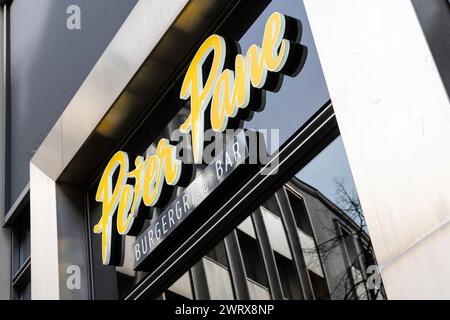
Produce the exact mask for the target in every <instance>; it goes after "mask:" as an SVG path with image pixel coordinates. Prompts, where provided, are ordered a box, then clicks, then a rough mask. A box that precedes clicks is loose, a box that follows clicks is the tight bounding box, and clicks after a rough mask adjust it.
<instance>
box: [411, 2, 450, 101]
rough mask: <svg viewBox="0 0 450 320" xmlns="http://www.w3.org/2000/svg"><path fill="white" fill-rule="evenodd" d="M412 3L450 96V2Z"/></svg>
mask: <svg viewBox="0 0 450 320" xmlns="http://www.w3.org/2000/svg"><path fill="white" fill-rule="evenodd" d="M412 3H413V5H414V8H415V10H416V13H417V16H418V18H419V21H420V24H421V25H422V29H423V32H424V34H425V37H426V38H427V41H428V45H429V46H430V49H431V52H432V54H433V57H434V60H435V61H436V65H437V67H438V69H439V73H440V74H441V77H442V81H443V82H444V85H445V87H446V89H447V93H448V94H449V96H450V59H449V57H450V2H449V1H447V0H412Z"/></svg>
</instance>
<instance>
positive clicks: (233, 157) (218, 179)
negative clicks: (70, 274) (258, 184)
mask: <svg viewBox="0 0 450 320" xmlns="http://www.w3.org/2000/svg"><path fill="white" fill-rule="evenodd" d="M261 138H262V137H261V136H260V137H259V139H261ZM258 145H259V146H261V145H265V144H264V142H262V143H261V142H259V143H258ZM248 158H249V148H248V142H247V136H246V134H245V132H244V131H240V132H239V133H238V134H237V135H235V136H234V137H233V138H232V141H231V142H230V143H228V144H227V145H226V147H225V150H224V152H222V153H221V154H219V155H218V156H217V157H216V158H215V159H214V160H213V161H212V163H210V164H209V165H208V166H207V167H206V168H205V169H204V171H203V173H202V174H201V175H200V176H198V177H197V178H195V180H194V181H193V182H192V183H191V184H190V185H189V186H188V187H187V188H186V189H185V190H184V191H183V192H182V193H181V194H180V195H179V196H178V197H177V198H176V199H175V200H174V201H173V202H172V203H170V204H169V205H168V207H167V208H166V209H165V210H164V211H163V213H162V214H161V215H159V216H158V217H157V218H156V219H154V220H153V221H152V222H151V224H150V226H149V227H148V228H147V229H146V230H145V231H144V232H142V233H141V235H140V236H139V237H138V239H137V240H136V242H135V243H134V245H133V250H134V256H135V268H134V269H135V270H144V269H145V268H146V262H147V260H148V258H149V256H150V255H151V254H152V252H153V251H154V250H155V249H156V248H157V247H158V246H160V244H161V243H162V242H164V241H165V240H166V239H167V238H168V237H169V236H171V235H172V234H173V233H174V232H175V230H176V229H177V228H178V227H179V226H180V225H181V224H182V223H183V222H184V221H185V220H186V219H187V218H188V217H189V216H190V215H192V213H193V212H194V211H196V209H198V208H199V206H201V205H203V204H204V203H205V200H206V199H207V198H210V197H212V195H213V193H216V192H218V189H219V188H218V187H219V186H223V182H224V181H227V182H228V181H230V182H231V181H232V179H230V177H231V176H232V175H235V174H237V173H238V170H237V169H238V168H239V167H242V166H250V165H249V164H248V163H247V161H246V160H247V159H248ZM252 167H254V166H252Z"/></svg>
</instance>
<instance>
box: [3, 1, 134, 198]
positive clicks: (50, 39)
mask: <svg viewBox="0 0 450 320" xmlns="http://www.w3.org/2000/svg"><path fill="white" fill-rule="evenodd" d="M136 2H137V0H39V1H30V0H15V1H14V2H13V4H12V5H11V115H10V152H9V155H10V158H9V162H10V166H11V171H10V172H11V181H10V199H9V203H10V204H11V203H13V202H14V200H15V199H16V198H17V197H18V195H19V194H20V192H21V191H22V190H23V188H24V187H25V186H26V184H27V183H28V180H29V161H30V159H31V157H32V155H33V153H34V151H35V150H37V149H38V147H39V145H40V144H41V142H42V141H43V139H44V138H45V136H46V135H47V133H48V132H49V130H50V129H51V127H52V126H53V124H54V123H55V121H56V120H57V119H58V118H59V116H60V115H61V113H62V112H63V111H64V108H65V107H66V106H67V104H68V103H69V101H70V100H71V98H72V97H73V96H74V94H75V93H76V91H77V90H78V88H79V87H80V85H81V84H82V83H83V81H84V79H85V78H86V76H87V75H88V74H89V72H90V70H91V69H92V67H93V66H94V65H95V63H96V61H97V60H98V58H99V57H100V55H101V54H102V53H103V51H104V49H105V48H106V47H107V46H108V44H109V42H110V41H111V39H112V38H113V36H114V35H115V33H116V32H117V30H118V29H119V28H120V26H121V25H122V23H123V21H124V20H125V19H126V17H127V16H128V14H129V13H130V12H131V10H132V9H133V7H134V5H135V4H136ZM73 4H76V5H79V6H80V8H81V26H82V29H81V30H69V29H67V27H66V19H67V17H68V15H67V14H66V9H67V7H68V6H69V5H73ZM7 201H8V199H7Z"/></svg>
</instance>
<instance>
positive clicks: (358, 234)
mask: <svg viewBox="0 0 450 320" xmlns="http://www.w3.org/2000/svg"><path fill="white" fill-rule="evenodd" d="M330 154H332V156H329V155H330ZM327 162H331V164H333V166H332V168H333V170H329V169H328V168H330V167H331V164H330V163H327ZM339 163H344V164H345V165H343V166H336V164H339ZM321 168H323V170H321ZM347 169H348V166H347V164H346V156H345V150H344V149H343V145H342V141H341V139H340V138H337V139H336V140H335V141H334V142H333V143H331V144H330V146H329V147H328V148H325V149H324V151H323V152H322V153H320V154H319V155H318V156H317V157H316V158H315V159H313V160H312V161H311V162H310V163H309V164H308V165H307V166H306V167H305V169H304V171H303V170H302V171H300V172H299V173H298V174H296V175H295V176H294V177H292V178H291V179H289V181H287V182H286V183H285V185H284V186H283V187H282V188H281V189H280V190H278V191H277V192H276V195H277V196H275V195H273V196H272V197H269V198H268V199H267V200H266V201H265V202H264V203H263V204H261V206H260V208H259V209H258V210H257V211H256V212H255V213H253V214H259V215H261V217H262V220H263V221H264V226H265V231H266V232H267V236H268V238H269V244H268V245H269V246H270V249H271V250H272V253H273V262H274V264H275V265H276V274H271V275H270V274H269V273H268V272H269V271H268V270H267V268H266V264H267V261H264V259H265V257H263V255H262V253H261V250H262V246H264V245H267V244H262V243H261V239H258V236H257V233H256V231H255V225H254V220H253V219H252V215H249V216H248V217H247V218H246V219H245V220H244V221H243V222H242V223H241V224H240V225H239V226H238V227H237V228H236V231H235V232H236V234H237V239H238V243H239V248H240V252H241V255H242V257H241V259H242V266H243V268H244V271H245V274H246V276H247V283H240V284H237V285H239V286H243V287H244V288H246V290H248V292H249V296H250V298H251V299H271V298H272V294H271V291H270V287H269V282H268V277H273V278H274V279H276V281H279V284H280V287H281V288H282V294H283V298H284V299H303V297H304V294H303V292H304V291H305V289H306V288H309V289H310V290H311V292H312V295H313V298H314V299H318V300H322V299H384V298H385V295H384V290H378V291H373V290H369V289H368V288H367V287H366V281H367V275H366V273H365V271H366V270H367V267H368V266H370V265H372V264H375V262H376V260H375V257H374V256H373V250H372V248H371V245H370V238H369V236H368V234H367V232H366V229H365V228H363V227H362V226H361V224H360V223H357V222H358V221H355V219H354V217H353V216H352V213H354V211H355V210H360V214H361V218H362V219H363V216H362V211H361V209H356V208H352V210H349V209H348V206H343V207H342V202H339V201H338V200H339V199H340V198H339V197H338V196H339V192H342V190H341V189H342V188H348V187H350V188H351V190H352V191H351V192H349V194H351V196H352V197H354V199H353V200H352V201H353V202H354V204H357V203H359V201H358V200H357V194H356V193H355V191H354V190H355V189H354V185H353V179H352V176H351V173H350V171H349V170H347ZM318 172H322V175H318V177H319V179H317V180H314V174H312V173H318ZM303 176H304V177H307V178H308V182H309V183H306V182H305V181H302V180H300V179H299V177H303ZM336 176H344V177H345V178H346V179H347V181H346V183H345V184H341V185H339V187H337V189H335V190H338V192H337V194H338V196H336V195H335V194H333V193H330V190H332V189H333V188H336V183H335V180H334V179H333V177H336ZM324 181H327V182H328V184H324ZM330 184H331V185H330ZM317 187H319V188H323V189H324V192H322V190H321V189H317ZM340 188H341V189H340ZM325 194H328V195H330V194H331V195H332V196H330V198H329V197H327V196H326V195H325ZM333 196H334V197H333ZM282 201H284V202H285V203H281V202H282ZM286 204H287V206H286ZM283 210H287V211H288V212H287V213H286V212H283ZM286 214H291V215H292V221H295V224H296V228H295V229H294V230H297V232H296V235H295V237H293V236H292V235H291V236H290V237H288V236H287V233H288V231H287V229H286V225H285V221H284V217H286ZM292 239H294V240H292ZM292 241H296V242H297V243H292ZM294 248H301V249H300V252H298V251H294V250H296V249H294ZM229 254H230V252H228V251H227V248H226V246H224V245H223V242H221V243H219V244H218V245H217V246H216V247H215V248H214V249H213V250H211V251H210V252H209V253H208V254H207V255H206V257H207V259H205V258H204V259H202V261H203V263H204V265H205V273H206V278H207V279H208V281H207V282H208V285H212V286H213V289H212V290H210V292H219V293H220V294H218V295H217V299H224V298H227V299H228V298H230V297H231V296H232V292H233V291H235V290H236V288H232V283H233V282H232V281H229V279H230V277H231V276H232V275H231V270H230V265H229V264H228V260H227V258H226V257H227V256H228V255H229ZM296 254H301V256H302V257H303V261H304V265H300V266H299V265H298V263H297V264H296V263H295V260H294V258H293V257H294V256H295V255H296ZM266 259H267V258H266ZM211 263H215V266H214V268H211ZM219 269H220V272H218V270H219ZM302 272H305V274H306V275H307V276H306V278H303V279H302V277H300V274H301V273H302ZM224 279H226V281H224ZM235 285H236V284H235ZM227 291H229V292H228V294H227V293H226V292H227ZM194 296H195V294H194ZM214 298H215V296H214V294H213V295H211V299H214Z"/></svg>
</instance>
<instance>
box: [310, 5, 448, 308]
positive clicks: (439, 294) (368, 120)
mask: <svg viewBox="0 0 450 320" xmlns="http://www.w3.org/2000/svg"><path fill="white" fill-rule="evenodd" d="M305 5H306V9H307V13H308V17H309V20H310V23H311V27H312V31H313V35H314V38H315V41H316V46H317V49H318V52H319V57H320V59H321V63H322V66H323V70H324V74H325V78H326V81H327V85H328V88H329V91H330V95H331V98H332V100H333V104H334V108H335V111H336V116H337V120H338V123H339V127H340V130H341V133H342V138H343V141H344V145H345V148H346V151H347V155H348V159H349V162H350V166H351V168H352V173H353V176H354V180H355V183H356V187H357V189H358V193H359V196H360V198H361V202H362V206H363V209H364V212H365V215H366V218H367V222H368V227H369V232H370V235H371V238H372V240H373V244H374V248H375V252H376V256H377V259H378V263H379V264H380V266H381V268H382V277H383V280H384V284H385V287H386V291H387V294H388V297H389V298H390V299H404V298H405V299H415V298H425V299H427V298H430V299H431V298H437V299H440V298H447V299H449V298H450V286H449V285H448V283H450V273H449V272H448V270H450V252H449V250H448V248H449V246H448V244H449V243H450V226H449V222H450V149H449V147H448V145H449V140H450V104H449V100H448V96H447V94H446V91H445V89H444V86H443V83H442V81H441V78H440V76H439V73H438V71H437V69H436V65H435V63H434V60H433V58H432V55H431V53H430V50H429V48H428V45H427V42H426V40H425V38H424V36H423V33H422V29H421V27H420V24H419V22H418V19H417V17H416V14H415V12H414V9H413V7H412V4H411V2H410V1H409V0H395V1H392V0H377V1H362V0H340V1H335V0H305Z"/></svg>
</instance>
